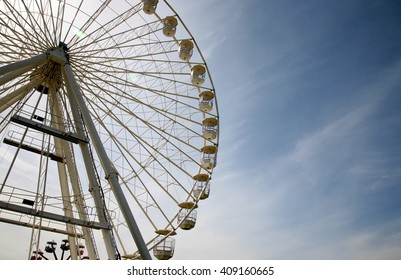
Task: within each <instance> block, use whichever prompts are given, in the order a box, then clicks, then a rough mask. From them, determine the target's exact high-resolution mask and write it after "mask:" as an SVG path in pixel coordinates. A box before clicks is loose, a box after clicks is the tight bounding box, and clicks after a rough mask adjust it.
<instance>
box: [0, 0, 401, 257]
mask: <svg viewBox="0 0 401 280" xmlns="http://www.w3.org/2000/svg"><path fill="white" fill-rule="evenodd" d="M169 3H170V4H171V6H172V7H173V8H174V9H175V10H176V12H177V13H178V14H179V16H180V17H181V19H182V20H183V21H184V22H185V24H186V26H187V27H188V29H189V30H190V31H191V33H192V35H193V36H194V38H195V39H196V42H197V44H198V46H199V47H200V49H201V50H202V53H203V55H204V57H205V60H206V62H207V65H208V71H209V72H210V73H211V76H212V79H213V82H214V85H215V89H216V98H217V101H218V106H219V116H220V142H219V154H218V165H217V167H216V169H215V170H214V172H213V178H212V183H211V194H210V197H209V198H208V199H207V200H205V201H202V206H201V207H200V208H199V210H198V220H197V225H196V227H195V228H194V229H192V230H191V231H188V232H180V233H179V234H178V235H177V237H176V252H175V256H174V259H217V260H221V259H227V260H231V259H261V260H265V259H276V260H278V259H400V258H401V141H400V139H401V110H400V108H401V79H400V77H401V2H400V1H390V0H383V1H373V0H365V1H362V0H353V1H349V0H348V1H346V0H337V1H328V0H303V1H296V0H247V1H241V0H223V1H216V0H202V1H201V0H192V1H182V0H170V1H169ZM2 234H3V236H6V238H8V237H7V234H8V233H6V232H3V233H2ZM11 245H12V244H10V246H11Z"/></svg>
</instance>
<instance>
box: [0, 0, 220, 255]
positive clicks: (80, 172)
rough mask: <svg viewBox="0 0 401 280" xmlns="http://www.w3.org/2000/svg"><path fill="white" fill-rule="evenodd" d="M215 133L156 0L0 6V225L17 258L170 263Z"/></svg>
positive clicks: (182, 32) (191, 43)
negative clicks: (19, 236) (21, 233)
mask: <svg viewBox="0 0 401 280" xmlns="http://www.w3.org/2000/svg"><path fill="white" fill-rule="evenodd" d="M218 131H219V115H218V108H217V102H216V97H215V89H214V86H213V82H212V79H211V76H210V74H209V71H208V69H207V66H206V63H205V60H204V57H203V56H202V54H201V52H200V50H199V48H198V46H197V44H196V42H195V40H194V38H193V37H192V35H191V33H190V32H189V31H188V29H187V28H186V26H185V24H184V23H183V22H182V21H181V19H180V17H179V16H178V15H177V14H176V12H175V11H174V10H173V8H172V7H171V6H170V4H169V3H168V2H167V1H164V0H162V1H158V0H142V1H140V0H136V1H134V0H121V1H111V0H68V1H63V0H57V1H48V0H0V141H1V143H0V223H4V224H8V225H9V226H10V227H12V228H18V229H19V228H21V229H22V228H25V229H26V230H27V231H29V236H30V238H28V240H19V241H18V242H19V243H23V242H25V243H26V247H27V250H26V252H27V258H28V259H50V258H51V259H53V258H58V259H120V258H129V259H135V258H138V259H139V258H142V259H151V258H152V257H151V255H153V256H154V257H155V258H157V259H169V258H171V257H172V256H173V254H174V249H175V239H176V238H177V236H179V234H180V233H179V232H180V231H181V230H182V229H183V230H189V229H191V228H193V227H194V226H195V223H196V219H197V211H198V212H199V213H200V209H201V203H200V201H201V200H203V199H206V198H208V196H209V192H210V181H211V179H212V172H213V169H214V168H215V166H216V155H217V148H218V139H219V133H218ZM198 207H199V208H198ZM176 234H178V235H177V236H175V235H176ZM0 242H8V241H4V240H2V241H0Z"/></svg>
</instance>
